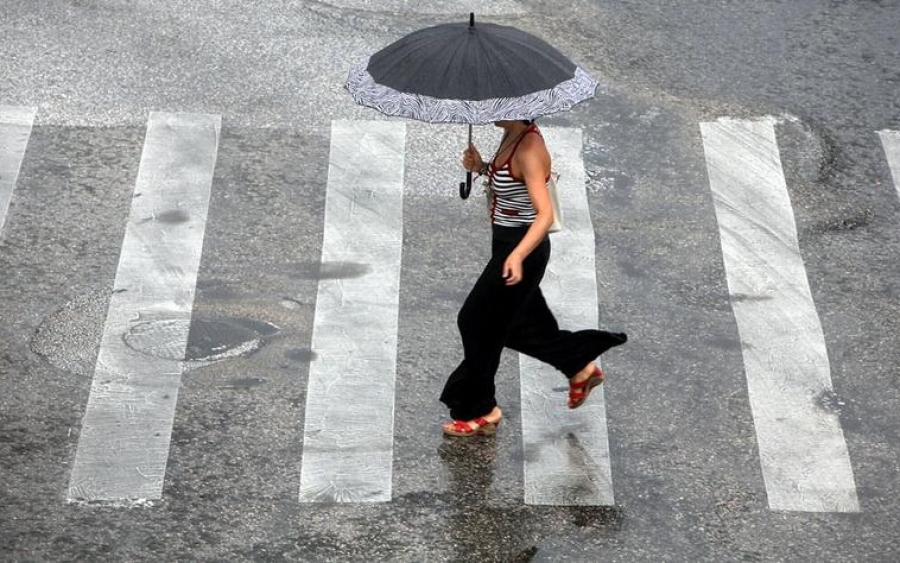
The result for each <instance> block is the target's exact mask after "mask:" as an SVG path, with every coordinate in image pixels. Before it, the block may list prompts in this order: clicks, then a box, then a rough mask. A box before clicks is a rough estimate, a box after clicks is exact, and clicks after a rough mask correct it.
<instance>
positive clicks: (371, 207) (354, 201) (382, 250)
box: [300, 121, 406, 502]
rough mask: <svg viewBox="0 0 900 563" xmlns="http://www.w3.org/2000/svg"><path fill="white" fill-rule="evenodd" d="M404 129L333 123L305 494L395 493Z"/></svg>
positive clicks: (331, 497)
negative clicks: (325, 273) (336, 273)
mask: <svg viewBox="0 0 900 563" xmlns="http://www.w3.org/2000/svg"><path fill="white" fill-rule="evenodd" d="M405 144H406V128H405V126H404V125H403V124H397V123H392V122H383V121H382V122H377V121H372V122H365V121H360V122H349V121H338V122H335V123H333V124H332V130H331V153H330V162H329V168H328V184H327V195H326V203H325V233H324V240H323V241H322V263H323V264H332V263H333V264H340V265H342V266H347V265H360V266H361V267H362V268H363V269H364V270H365V274H364V275H363V276H361V277H359V278H355V279H350V278H348V279H327V278H324V279H321V280H320V281H319V288H318V297H317V299H316V316H315V324H314V327H313V336H312V349H313V351H314V352H315V353H316V357H315V358H314V359H313V361H312V363H311V364H310V370H309V386H308V390H307V399H306V413H305V414H306V422H305V425H304V434H303V463H302V468H301V475H300V500H301V501H303V502H378V501H387V500H390V499H391V476H392V465H393V440H394V431H393V429H394V383H395V379H396V374H397V323H398V311H399V299H400V297H399V290H400V287H399V286H400V256H401V250H402V247H403V166H404V150H405Z"/></svg>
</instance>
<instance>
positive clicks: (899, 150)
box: [878, 131, 900, 195]
mask: <svg viewBox="0 0 900 563" xmlns="http://www.w3.org/2000/svg"><path fill="white" fill-rule="evenodd" d="M878 135H879V136H880V137H881V146H883V147H884V154H885V155H887V160H888V165H889V166H890V168H891V175H892V176H893V177H894V187H895V188H896V189H897V194H898V195H900V131H879V133H878Z"/></svg>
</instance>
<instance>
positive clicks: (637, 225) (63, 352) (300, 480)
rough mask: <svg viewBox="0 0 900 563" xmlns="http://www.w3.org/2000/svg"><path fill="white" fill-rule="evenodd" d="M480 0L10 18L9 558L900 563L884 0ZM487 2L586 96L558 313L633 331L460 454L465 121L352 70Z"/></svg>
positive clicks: (512, 375)
mask: <svg viewBox="0 0 900 563" xmlns="http://www.w3.org/2000/svg"><path fill="white" fill-rule="evenodd" d="M476 4H477V3H475V2H470V1H463V0H448V1H446V2H441V3H433V2H422V1H416V0H384V1H381V2H370V1H367V0H322V1H315V2H313V1H309V2H307V1H297V2H287V1H280V2H276V1H270V0H266V1H263V0H250V1H242V2H237V1H234V0H222V1H216V2H195V3H189V2H175V1H173V0H146V1H139V2H124V1H100V0H73V1H61V0H57V1H45V2H37V3H36V2H29V1H24V0H6V1H5V2H3V3H2V4H0V560H3V561H15V562H19V561H429V562H430V561H459V562H463V561H465V562H470V561H498V562H525V561H535V562H537V561H624V562H633V561H654V562H655V561H692V562H693V561H716V562H718V561H867V562H868V561H872V562H879V561H885V562H893V561H897V560H898V559H900V535H898V533H897V530H900V501H898V500H897V499H898V498H900V370H898V368H897V365H898V363H900V353H898V349H900V320H898V319H900V304H898V303H900V301H898V294H900V260H898V259H897V256H898V251H900V201H898V194H900V96H898V95H897V92H898V89H900V63H898V61H900V35H898V34H897V32H896V30H897V28H898V23H900V3H898V2H895V1H887V0H886V1H880V2H876V1H872V2H844V1H838V0H832V1H806V0H799V1H774V0H773V1H761V2H752V3H748V2H738V1H731V0H722V1H718V2H702V3H698V2H689V1H686V0H675V1H669V2H639V1H636V0H630V1H621V2H587V1H582V0H576V1H574V2H565V3H550V2H537V1H516V0H503V1H498V2H489V3H484V4H485V6H482V5H476ZM472 10H475V11H476V14H477V16H476V17H477V18H478V21H492V22H496V23H503V24H507V25H515V26H517V27H520V28H522V29H525V30H527V31H530V32H532V33H535V34H537V35H539V36H541V37H543V38H545V39H547V40H548V41H549V42H551V43H553V44H554V45H556V46H557V47H559V48H560V50H562V51H563V52H565V53H566V54H568V55H569V56H570V57H571V58H572V59H573V60H574V61H576V62H577V63H579V64H580V65H581V66H582V67H583V68H585V69H586V70H587V71H588V72H589V73H591V74H592V75H594V76H596V77H598V78H599V80H600V83H601V86H600V89H599V90H598V93H597V97H596V98H595V99H593V100H591V101H588V102H586V103H584V104H581V105H579V106H577V107H576V108H575V109H574V110H573V111H571V112H568V113H565V114H559V115H555V116H550V117H547V118H545V119H542V120H540V121H539V123H540V124H541V126H542V128H544V130H545V131H546V135H547V138H548V143H549V144H550V148H551V152H552V153H553V155H554V163H555V165H556V166H557V167H558V168H560V169H562V170H563V174H562V176H561V187H562V188H563V191H564V193H565V194H566V195H565V206H566V208H567V210H568V212H567V216H568V217H569V224H568V226H567V231H566V232H565V233H564V234H560V235H554V237H555V238H552V239H551V240H552V242H553V244H554V260H555V262H554V263H553V266H552V276H550V277H549V278H548V280H547V282H546V284H545V286H546V287H545V289H546V292H547V294H548V299H550V300H551V305H552V306H553V307H554V309H555V310H557V311H558V313H559V316H560V321H561V324H563V325H564V326H566V327H572V328H575V327H577V326H582V325H585V324H592V323H597V324H599V325H600V326H601V327H602V328H605V329H608V330H615V331H623V332H627V333H628V335H629V342H628V343H627V344H626V345H625V346H622V347H620V348H616V349H614V350H612V351H610V352H609V353H608V354H605V355H604V356H603V359H602V362H603V367H604V370H605V371H606V372H607V382H606V383H605V384H604V386H603V387H602V388H601V389H602V392H597V393H596V394H595V395H592V396H591V398H590V399H589V404H588V405H587V406H586V407H585V408H584V409H583V410H582V409H579V411H575V412H574V413H573V412H568V411H567V409H566V408H565V389H566V387H565V380H564V379H563V378H562V377H561V376H557V375H555V374H549V375H548V374H546V373H544V372H541V371H540V369H539V368H538V367H535V366H534V365H533V364H531V363H529V362H528V361H526V360H521V359H520V358H519V357H518V356H517V355H515V354H513V353H511V352H509V353H505V355H504V358H503V361H502V363H501V368H500V372H499V374H498V399H499V401H500V403H501V406H503V408H504V413H505V420H504V422H503V424H501V425H500V429H499V432H498V434H497V435H496V436H494V437H490V438H477V439H468V440H449V439H446V438H444V437H443V436H442V435H441V432H440V424H441V422H442V421H444V420H445V419H446V412H445V410H444V408H443V405H441V404H440V403H439V402H438V400H437V396H438V394H439V393H440V390H441V388H442V385H443V382H444V380H445V378H446V376H447V374H448V373H449V372H450V371H451V370H452V369H453V367H455V365H456V364H457V362H458V361H459V360H460V359H461V355H462V347H461V344H460V342H459V337H458V334H457V329H456V312H457V311H458V309H459V307H460V305H461V304H462V301H463V299H464V298H465V296H466V294H467V292H468V290H469V288H470V287H471V284H472V283H473V282H474V280H475V278H476V277H477V275H478V273H479V272H480V269H481V267H482V265H483V263H484V262H485V261H486V258H487V256H488V254H489V244H488V240H489V226H488V224H487V222H486V218H485V210H484V202H483V201H482V198H480V197H476V196H473V197H472V198H471V199H470V200H467V201H465V202H463V201H461V200H460V199H459V198H458V197H457V195H456V186H457V184H458V182H459V179H460V168H459V164H458V163H459V157H460V153H461V150H462V148H463V147H464V144H465V129H464V128H463V127H461V126H451V125H429V124H423V123H414V122H406V121H402V120H396V119H386V118H384V117H382V116H380V115H378V114H377V113H376V112H374V111H372V110H368V109H365V108H361V107H357V106H355V105H354V104H353V103H352V100H351V99H350V97H349V96H348V95H347V93H346V91H345V90H344V89H343V84H344V80H345V78H346V75H347V72H348V70H349V68H350V67H351V66H352V65H353V64H355V63H357V62H359V61H361V60H363V59H365V57H366V56H368V55H369V54H371V53H373V52H375V51H377V50H378V49H379V48H381V47H383V46H384V45H387V44H388V43H390V42H392V41H394V40H395V39H397V38H399V37H401V36H402V35H405V34H406V33H409V32H411V31H413V30H416V29H418V28H421V27H425V26H428V25H434V24H437V23H443V22H447V21H457V20H462V21H465V20H466V19H467V18H468V13H469V12H470V11H472ZM497 139H498V135H497V132H496V130H495V129H494V128H492V127H490V126H487V127H482V128H478V130H477V131H476V143H477V144H478V146H479V147H482V151H483V152H487V151H490V149H491V147H492V145H493V144H494V143H496V141H497ZM476 191H477V189H476ZM476 195H477V194H476ZM551 297H552V298H551Z"/></svg>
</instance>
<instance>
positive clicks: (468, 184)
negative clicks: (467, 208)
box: [459, 172, 472, 199]
mask: <svg viewBox="0 0 900 563" xmlns="http://www.w3.org/2000/svg"><path fill="white" fill-rule="evenodd" d="M470 193H472V173H471V172H466V181H465V182H460V183H459V197H460V198H462V199H468V197H469V194H470Z"/></svg>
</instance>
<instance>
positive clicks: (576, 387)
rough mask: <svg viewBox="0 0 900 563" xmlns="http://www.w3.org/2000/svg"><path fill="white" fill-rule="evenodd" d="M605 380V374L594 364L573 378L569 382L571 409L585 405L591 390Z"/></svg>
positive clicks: (587, 366) (590, 364)
mask: <svg viewBox="0 0 900 563" xmlns="http://www.w3.org/2000/svg"><path fill="white" fill-rule="evenodd" d="M603 379H604V377H603V372H602V371H601V370H600V368H599V367H597V366H596V365H595V364H594V362H591V363H589V364H588V365H586V366H585V368H584V369H583V370H581V371H580V372H578V373H576V374H575V375H574V376H572V379H570V380H569V408H570V409H577V408H578V407H580V406H581V405H583V404H584V402H585V401H586V400H587V398H588V395H590V394H591V389H593V388H594V387H597V386H598V385H600V384H601V383H603Z"/></svg>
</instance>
